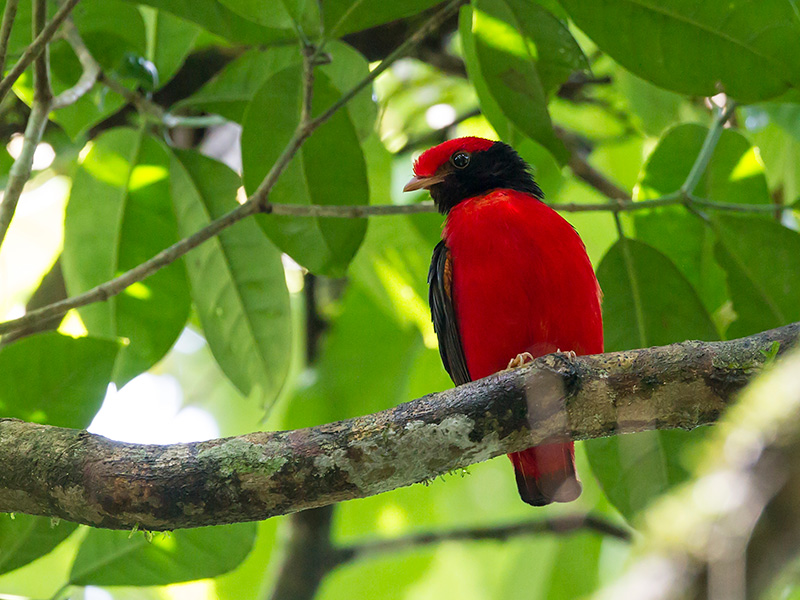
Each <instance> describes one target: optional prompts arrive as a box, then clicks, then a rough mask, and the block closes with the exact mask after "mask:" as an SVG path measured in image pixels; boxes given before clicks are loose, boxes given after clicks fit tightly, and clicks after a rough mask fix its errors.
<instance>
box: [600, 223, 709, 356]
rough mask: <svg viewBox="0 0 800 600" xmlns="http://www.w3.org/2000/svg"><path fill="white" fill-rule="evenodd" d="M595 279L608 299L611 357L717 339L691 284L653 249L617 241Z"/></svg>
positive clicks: (605, 303)
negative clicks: (624, 351) (686, 342)
mask: <svg viewBox="0 0 800 600" xmlns="http://www.w3.org/2000/svg"><path fill="white" fill-rule="evenodd" d="M656 275H657V276H656ZM597 278H598V281H599V282H600V287H601V288H602V290H603V293H604V297H603V323H604V330H605V349H606V351H607V352H614V351H617V350H628V349H632V348H647V347H649V346H663V345H665V344H672V343H674V342H683V341H685V340H688V339H700V340H706V341H713V340H716V339H719V338H718V333H717V330H716V328H715V327H714V324H713V323H712V322H711V319H710V318H709V316H708V313H707V312H706V310H705V308H703V305H702V303H701V302H700V299H699V298H698V297H697V293H696V292H695V291H694V289H693V288H692V286H691V284H690V283H689V282H688V281H687V280H686V278H685V277H684V276H683V275H682V274H681V272H680V271H678V269H677V268H676V267H675V265H674V264H673V263H672V261H670V260H669V259H668V258H667V257H666V256H664V255H663V254H661V253H660V252H659V251H658V250H656V249H655V248H653V247H651V246H648V245H647V244H644V243H642V242H638V241H635V240H630V239H622V240H619V241H617V243H616V244H614V246H612V247H611V249H610V250H609V251H608V253H607V254H606V255H605V257H604V258H603V260H602V262H601V263H600V266H598V268H597Z"/></svg>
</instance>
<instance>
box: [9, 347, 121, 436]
mask: <svg viewBox="0 0 800 600" xmlns="http://www.w3.org/2000/svg"><path fill="white" fill-rule="evenodd" d="M118 349H119V346H118V344H116V343H115V342H111V341H108V340H99V339H95V338H88V337H83V338H72V337H68V336H64V335H59V334H58V333H55V332H47V333H39V334H36V335H32V336H29V337H26V338H23V339H21V340H19V341H17V342H14V343H13V344H11V345H9V346H6V347H4V348H3V349H2V350H0V374H2V379H3V385H2V386H0V416H2V417H14V418H17V419H22V420H23V421H32V422H34V423H47V424H48V425H56V426H58V427H72V428H76V429H77V428H83V427H86V426H88V425H89V423H90V422H91V421H92V418H93V417H94V415H95V413H96V412H97V411H98V410H99V409H100V405H101V404H102V403H103V398H104V397H105V395H106V389H107V388H108V382H109V381H111V371H112V369H113V367H114V360H115V358H116V357H117V351H118Z"/></svg>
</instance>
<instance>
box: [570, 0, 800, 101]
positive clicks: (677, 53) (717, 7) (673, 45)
mask: <svg viewBox="0 0 800 600" xmlns="http://www.w3.org/2000/svg"><path fill="white" fill-rule="evenodd" d="M560 2H561V4H562V6H563V7H564V8H565V9H566V10H567V11H568V12H569V14H570V16H571V17H572V19H573V20H574V21H575V24H576V25H578V27H580V28H581V29H582V30H583V31H585V32H586V33H587V34H588V35H589V36H590V37H591V38H592V40H593V41H594V42H596V43H597V45H598V46H600V48H601V49H602V50H604V51H605V52H608V54H610V55H611V56H612V57H613V58H614V60H616V61H617V62H619V63H620V64H621V65H622V66H624V67H625V68H627V69H629V70H631V71H633V72H634V73H636V74H637V75H639V76H640V77H643V78H645V79H647V80H649V81H652V82H653V83H655V84H656V85H660V86H662V87H665V88H667V89H670V90H674V91H676V92H681V93H684V94H692V95H697V96H713V95H714V94H717V93H719V92H725V93H727V94H729V95H731V96H733V97H735V98H737V99H739V100H741V101H743V102H753V101H756V100H761V99H766V98H770V97H773V96H777V95H779V94H781V93H782V92H784V91H785V90H786V89H787V88H789V87H790V86H795V87H796V86H798V85H800V14H798V9H797V6H796V5H795V3H794V2H791V1H787V0H762V1H761V2H750V1H749V0H732V1H731V2H726V3H722V2H695V1H694V0H599V1H597V2H584V1H582V0H560Z"/></svg>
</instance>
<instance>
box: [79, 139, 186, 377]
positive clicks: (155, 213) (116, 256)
mask: <svg viewBox="0 0 800 600" xmlns="http://www.w3.org/2000/svg"><path fill="white" fill-rule="evenodd" d="M168 176H169V157H168V155H167V153H166V152H165V150H164V148H163V146H162V145H161V144H160V143H159V142H157V141H156V140H155V139H154V138H151V137H149V136H146V135H145V134H144V132H143V131H141V130H140V131H133V130H131V129H113V130H110V131H107V132H105V133H103V134H102V135H101V136H100V137H98V138H96V139H95V140H94V142H93V143H92V146H91V149H90V151H89V152H88V153H87V154H86V156H85V157H84V159H83V161H82V162H81V166H80V168H79V169H78V171H77V173H76V174H75V178H74V180H73V184H72V192H71V195H70V200H69V204H68V206H67V213H66V220H65V232H64V253H63V267H64V278H65V280H66V283H67V289H68V290H69V293H70V295H75V294H80V293H81V292H84V291H86V290H88V289H90V288H92V287H94V286H96V285H99V284H101V283H103V282H105V281H108V280H110V279H112V278H114V277H116V276H117V275H120V274H121V273H123V272H125V271H127V270H129V269H132V268H133V267H136V266H137V265H139V264H141V263H142V262H144V261H146V260H148V259H150V258H152V257H153V256H155V255H156V254H157V253H158V252H160V251H161V250H163V249H164V248H166V247H168V246H169V245H170V244H172V243H174V242H175V241H177V235H178V234H177V225H176V223H175V214H174V212H173V210H172V202H171V200H170V194H169V178H168ZM142 232H146V234H143V233H142ZM188 313H189V289H188V283H187V281H186V273H185V270H184V267H183V263H182V262H180V261H177V262H175V263H173V264H171V265H169V266H167V267H165V268H163V269H161V270H160V271H157V272H156V273H154V274H153V275H151V276H149V277H148V278H147V279H145V280H144V281H141V282H138V283H135V284H133V285H132V286H130V287H128V288H127V289H126V290H125V291H123V292H122V293H121V294H119V295H118V296H115V297H113V298H110V299H109V300H108V301H107V302H104V303H97V304H93V305H90V306H86V307H84V308H82V309H80V314H81V318H82V319H83V321H84V323H85V324H86V327H87V329H88V330H89V332H90V333H91V334H92V335H97V336H100V337H108V338H115V337H121V338H127V340H128V342H129V343H127V345H126V346H125V347H124V348H123V349H122V350H121V351H120V354H119V358H118V361H117V365H116V368H115V370H114V381H115V382H116V383H117V384H119V385H122V384H124V383H125V382H127V381H128V380H130V379H131V378H132V377H135V376H136V375H138V374H139V373H141V372H143V371H145V370H147V369H149V368H150V367H151V366H153V365H154V364H155V363H156V362H158V361H159V360H160V359H161V358H162V357H163V356H164V355H165V354H166V353H167V351H168V350H169V349H170V347H171V346H172V344H173V343H174V342H175V340H176V339H177V338H178V335H180V332H181V331H182V330H183V326H184V324H185V323H186V319H187V317H188Z"/></svg>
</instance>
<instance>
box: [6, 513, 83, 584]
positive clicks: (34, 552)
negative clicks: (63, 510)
mask: <svg viewBox="0 0 800 600" xmlns="http://www.w3.org/2000/svg"><path fill="white" fill-rule="evenodd" d="M77 527H78V524H77V523H70V522H68V521H63V522H60V523H54V522H53V520H52V519H50V518H48V517H34V516H31V515H14V517H13V518H9V517H8V516H6V515H0V574H2V573H7V572H9V571H13V570H14V569H19V568H20V567H22V566H24V565H27V564H28V563H29V562H32V561H34V560H36V559H37V558H39V557H40V556H44V555H45V554H47V553H49V552H50V551H51V550H53V548H55V547H56V546H58V545H59V544H60V543H61V542H63V541H64V540H65V539H67V537H69V534H71V533H72V532H73V531H75V529H76V528H77Z"/></svg>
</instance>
